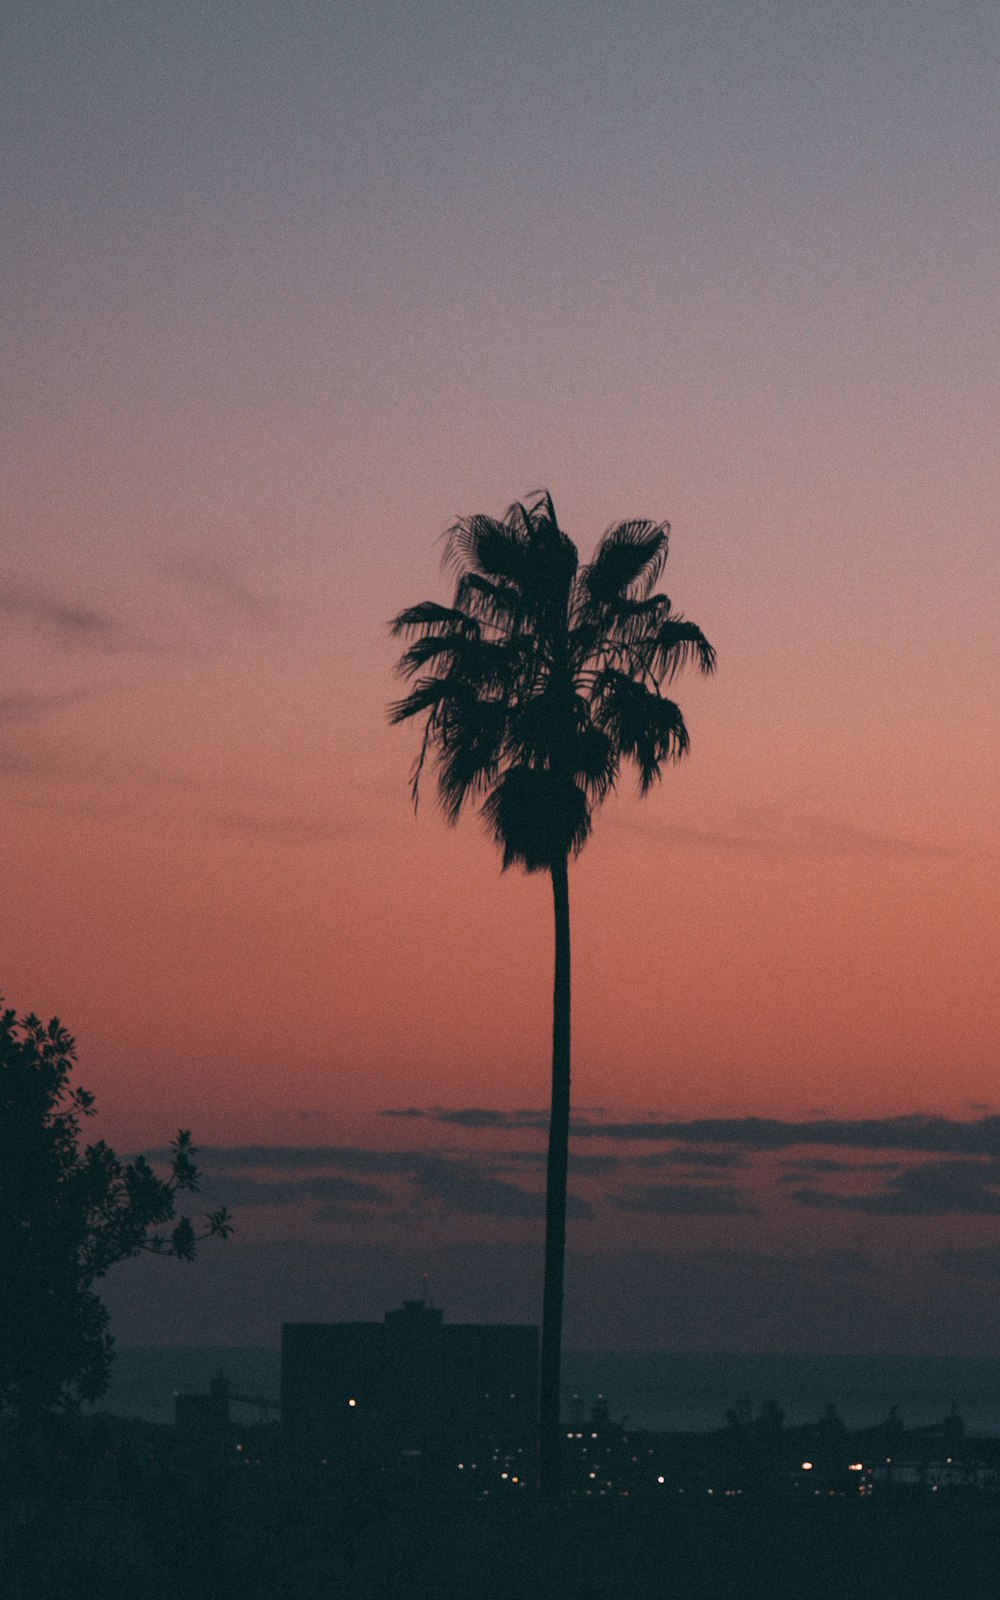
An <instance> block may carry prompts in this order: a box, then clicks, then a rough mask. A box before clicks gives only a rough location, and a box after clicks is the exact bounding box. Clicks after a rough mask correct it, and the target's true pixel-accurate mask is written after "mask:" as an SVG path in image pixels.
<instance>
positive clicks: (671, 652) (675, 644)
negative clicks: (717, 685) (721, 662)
mask: <svg viewBox="0 0 1000 1600" xmlns="http://www.w3.org/2000/svg"><path fill="white" fill-rule="evenodd" d="M692 662H693V663H694V664H695V665H696V666H697V668H698V670H699V672H704V673H705V674H706V675H709V676H710V675H711V674H712V673H713V672H714V671H715V666H716V657H715V650H714V648H713V646H712V645H710V644H709V642H708V640H707V639H706V638H705V635H704V634H703V633H702V631H701V629H700V628H699V627H697V626H696V625H695V624H694V623H693V622H688V621H687V619H686V618H685V617H681V616H676V617H669V616H668V617H667V618H666V619H665V620H664V621H663V622H662V623H661V624H660V627H659V628H658V630H657V633H656V639H655V648H654V652H653V663H654V666H655V668H656V670H657V673H658V676H659V677H661V678H665V679H666V681H667V683H672V682H673V680H674V678H676V676H677V674H678V672H681V671H683V669H684V668H685V667H686V666H688V665H690V664H691V663H692Z"/></svg>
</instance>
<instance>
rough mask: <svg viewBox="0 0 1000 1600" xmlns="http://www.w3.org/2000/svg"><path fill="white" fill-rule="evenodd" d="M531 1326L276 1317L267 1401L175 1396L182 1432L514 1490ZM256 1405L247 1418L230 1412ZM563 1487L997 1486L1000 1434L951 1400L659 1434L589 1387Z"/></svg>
mask: <svg viewBox="0 0 1000 1600" xmlns="http://www.w3.org/2000/svg"><path fill="white" fill-rule="evenodd" d="M537 1403H538V1329H537V1327H534V1326H531V1325H526V1324H517V1323H500V1324H482V1323H447V1322H445V1320H444V1315H443V1313H442V1312H441V1311H440V1310H439V1309H438V1308H437V1307H434V1306H431V1305H428V1304H427V1303H426V1301H424V1300H406V1301H404V1302H403V1304H402V1306H401V1307H399V1308H398V1309H397V1310H394V1311H388V1312H386V1314H385V1317H384V1318H383V1320H382V1322H291V1323H286V1324H285V1325H284V1327H283V1329H282V1344H281V1402H280V1414H281V1426H280V1427H277V1428H276V1427H275V1426H273V1424H270V1422H269V1418H270V1415H271V1413H272V1412H275V1411H277V1410H278V1407H277V1405H276V1404H275V1403H274V1402H273V1401H271V1400H269V1399H266V1398H262V1397H260V1396H255V1395H243V1394H236V1393H235V1392H234V1391H233V1390H232V1389H231V1388H230V1386H229V1385H228V1384H227V1383H226V1381H225V1379H224V1378H222V1377H221V1376H220V1377H219V1378H217V1379H216V1380H215V1381H214V1382H213V1383H212V1385H211V1386H210V1389H209V1392H208V1394H204V1395H177V1397H176V1408H175V1420H176V1431H177V1435H178V1437H179V1439H186V1440H187V1441H188V1443H189V1444H190V1445H191V1446H192V1447H194V1448H195V1449H196V1450H203V1449H204V1448H206V1447H209V1446H212V1445H213V1444H214V1445H216V1446H221V1447H222V1448H223V1449H224V1450H225V1451H226V1452H227V1453H228V1452H232V1453H233V1459H234V1460H236V1461H238V1462H239V1463H240V1464H241V1465H242V1466H244V1467H247V1466H253V1465H261V1464H265V1463H267V1462H272V1463H273V1462H276V1461H277V1460H278V1459H283V1460H285V1461H287V1460H289V1458H291V1459H292V1460H294V1461H295V1462H297V1463H298V1464H299V1465H300V1466H304V1467H306V1468H310V1467H311V1468H312V1469H313V1470H315V1471H321V1472H323V1473H325V1474H326V1475H327V1476H329V1477H330V1478H331V1480H342V1481H345V1482H360V1481H369V1482H371V1481H373V1480H376V1479H380V1478H384V1477H385V1476H386V1475H388V1476H389V1478H391V1479H394V1480H399V1479H407V1478H408V1479H411V1480H413V1479H416V1480H419V1481H421V1482H423V1483H425V1484H426V1485H427V1486H428V1487H432V1488H433V1489H434V1491H435V1492H439V1491H442V1490H444V1491H448V1490H449V1489H450V1490H451V1491H452V1492H455V1493H458V1494H461V1495H473V1496H476V1497H481V1496H484V1495H507V1494H510V1493H523V1492H524V1491H525V1490H526V1489H528V1488H529V1487H530V1486H531V1485H532V1484H533V1483H534V1480H535V1466H534V1462H535V1435H536V1425H537ZM233 1404H239V1405H240V1406H241V1407H243V1408H244V1411H245V1410H246V1408H255V1409H256V1412H257V1425H256V1426H253V1425H248V1424H247V1423H246V1422H242V1423H240V1424H237V1423H236V1422H234V1421H232V1420H231V1412H230V1407H231V1405H233ZM563 1450H564V1464H565V1478H566V1483H567V1487H568V1488H569V1489H570V1491H571V1492H572V1493H574V1494H576V1495H578V1496H582V1497H585V1498H606V1497H612V1498H619V1497H621V1498H638V1499H657V1500H661V1501H662V1500H665V1499H668V1498H669V1497H671V1496H672V1495H687V1496H694V1497H698V1496H706V1497H717V1498H719V1499H721V1500H726V1499H733V1498H740V1497H741V1496H760V1495H762V1494H763V1495H775V1494H777V1495H780V1496H783V1497H784V1496H788V1495H792V1496H794V1497H796V1498H808V1499H810V1500H815V1499H816V1498H818V1497H821V1498H829V1497H830V1496H835V1497H841V1496H847V1497H851V1498H856V1497H858V1496H861V1497H864V1496H866V1495H872V1494H874V1495H885V1494H888V1493H911V1492H924V1491H926V1492H929V1493H939V1492H941V1491H944V1492H957V1491H969V1490H975V1491H978V1492H988V1493H1000V1440H990V1439H975V1440H969V1439H967V1438H966V1436H965V1430H964V1426H963V1423H962V1419H961V1417H960V1416H958V1415H957V1414H956V1413H955V1412H954V1411H952V1413H951V1415H950V1416H948V1417H946V1418H945V1419H944V1420H943V1421H942V1422H940V1423H938V1424H935V1425H933V1426H931V1427H924V1428H914V1429H907V1428H905V1427H904V1425H903V1423H902V1421H901V1420H900V1418H899V1417H898V1415H897V1414H896V1412H895V1409H893V1410H892V1411H890V1413H889V1415H888V1416H887V1417H886V1418H885V1420H884V1421H883V1422H881V1423H878V1424H877V1425H876V1426H874V1427H871V1428H867V1429H862V1430H853V1431H848V1430H847V1428H846V1427H845V1425H844V1423H843V1421H842V1419H841V1418H840V1416H839V1415H838V1413H837V1411H836V1408H835V1407H834V1406H832V1405H831V1406H829V1407H828V1408H827V1410H826V1413H825V1415H824V1416H823V1417H821V1418H820V1419H819V1420H818V1421H817V1422H814V1423H808V1424H803V1425H800V1426H796V1427H786V1425H785V1418H784V1414H783V1413H782V1411H781V1409H780V1407H778V1406H777V1405H775V1404H773V1403H772V1404H768V1405H766V1406H765V1407H764V1408H763V1409H762V1410H761V1412H760V1413H759V1415H757V1416H755V1417H751V1416H750V1415H749V1412H748V1411H747V1410H745V1409H743V1410H739V1409H737V1410H733V1411H730V1412H729V1413H728V1415H727V1418H726V1423H725V1426H724V1427H721V1428H718V1429H715V1430H711V1431H708V1432H700V1433H698V1432H691V1433H657V1432H652V1431H650V1430H647V1429H642V1428H631V1429H630V1428H627V1427H626V1425H625V1424H624V1423H619V1422H616V1421H614V1420H613V1419H612V1417H611V1415H610V1412H609V1409H608V1406H607V1404H606V1403H605V1401H604V1399H603V1397H600V1398H599V1400H598V1402H597V1404H596V1405H595V1406H594V1407H593V1409H592V1411H591V1413H590V1418H589V1421H588V1422H586V1423H582V1422H580V1421H579V1420H577V1421H573V1422H570V1423H567V1424H564V1430H563Z"/></svg>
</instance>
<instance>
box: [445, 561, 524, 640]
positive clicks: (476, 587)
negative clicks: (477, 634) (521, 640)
mask: <svg viewBox="0 0 1000 1600" xmlns="http://www.w3.org/2000/svg"><path fill="white" fill-rule="evenodd" d="M455 605H456V606H457V607H458V608H460V609H461V610H462V611H463V612H466V613H468V615H469V616H471V617H475V618H477V619H478V620H479V621H481V622H484V623H486V624H487V625H488V626H489V627H492V628H498V629H500V630H501V631H503V632H505V633H512V632H514V630H515V629H516V628H517V627H518V625H519V622H520V620H521V618H522V617H523V615H524V597H523V595H522V594H521V591H520V590H519V589H518V588H517V587H516V585H514V584H513V583H510V582H508V581H505V580H503V579H496V578H484V577H483V575H482V573H481V572H463V573H462V575H461V577H460V578H459V580H458V582H457V584H456V585H455Z"/></svg>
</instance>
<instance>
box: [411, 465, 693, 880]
mask: <svg viewBox="0 0 1000 1600" xmlns="http://www.w3.org/2000/svg"><path fill="white" fill-rule="evenodd" d="M669 531H670V530H669V524H667V523H665V522H664V523H653V522H647V521H638V520H636V521H629V522H620V523H618V524H617V525H616V526H614V527H612V528H610V529H609V530H608V532H607V533H606V534H605V535H604V537H603V538H602V540H601V542H600V544H599V545H598V548H597V551H596V554H595V555H594V558H593V560H592V561H591V562H590V563H589V564H588V565H586V566H581V565H580V563H579V557H578V555H577V550H576V546H575V545H574V544H573V542H572V540H571V539H569V538H568V537H567V536H566V534H565V533H563V531H562V529H561V528H560V527H559V524H558V522H557V520H556V513H555V508H554V506H553V504H552V497H551V495H550V494H548V493H547V492H546V493H542V494H540V495H538V496H537V497H536V498H535V499H534V500H533V501H531V502H529V503H528V504H527V505H525V504H523V503H522V502H520V501H518V502H516V503H515V504H514V505H512V506H511V507H510V510H509V511H508V512H507V514H506V516H505V517H504V518H503V520H502V521H501V520H497V519H495V518H493V517H487V516H473V517H468V518H463V519H461V520H460V521H458V522H456V523H455V525H454V527H453V528H451V529H450V531H449V533H448V535H447V543H446V549H445V562H446V564H447V565H449V566H450V567H452V569H453V570H454V572H455V575H456V585H455V596H454V602H453V604H452V605H451V606H442V605H437V604H435V603H434V602H433V601H424V602H423V603H422V604H420V605H416V606H410V607H408V608H407V609H406V610H405V611H401V612H400V613H399V615H398V616H397V617H396V618H395V620H394V622H393V623H392V631H393V633H394V635H396V636H400V635H404V636H410V637H411V638H412V643H410V645H409V646H408V648H407V649H406V651H405V652H404V654H403V656H402V658H401V660H400V662H399V671H400V672H401V673H402V674H403V675H404V676H405V677H407V678H411V679H414V680H415V682H414V686H413V688H412V689H411V691H410V693H409V694H407V695H406V696H405V698H403V699H402V700H399V701H397V702H396V703H395V704H394V705H393V706H392V707H391V708H390V717H391V720H392V721H393V722H403V721H405V720H406V719H407V718H409V717H421V716H422V717H423V718H424V736H423V743H422V746H421V750H420V754H419V756H418V758H417V761H416V764H415V767H414V772H413V780H412V784H413V796H414V801H416V798H417V793H418V789H419V784H420V779H421V775H422V772H423V769H424V765H425V763H426V761H427V759H428V758H431V760H432V762H433V764H434V765H435V767H436V773H437V781H438V792H439V797H440V800H441V804H442V807H443V809H444V812H445V815H446V816H447V817H448V819H449V821H452V822H454V821H456V820H457V818H458V816H459V814H460V812H461V810H462V808H463V806H464V805H465V803H466V801H470V802H472V803H474V804H478V805H479V806H480V809H481V813H482V816H483V818H484V820H485V822H486V825H487V827H488V829H489V831H490V832H491V833H492V834H493V836H494V838H495V840H496V842H497V844H498V845H499V846H500V848H501V850H502V852H503V865H504V868H506V867H509V866H511V865H512V864H514V863H517V864H518V865H520V866H522V867H523V868H524V869H525V871H527V872H540V871H547V870H551V869H552V867H553V866H554V865H555V864H557V863H558V862H559V861H560V860H562V861H565V860H566V859H567V857H568V856H570V855H576V854H578V853H579V851H580V850H581V849H582V848H583V846H584V844H585V843H586V841H587V838H588V836H589V834H590V830H591V822H592V816H593V811H594V808H595V806H597V805H599V804H600V803H601V801H602V800H604V798H605V796H606V795H607V794H608V793H609V792H610V791H611V790H612V789H613V788H614V787H615V784H616V782H617V780H618V776H619V772H620V770H621V767H622V764H623V762H626V761H628V762H631V763H633V765H634V766H635V768H636V769H637V771H638V778H639V786H640V789H641V791H642V793H644V794H645V793H646V791H647V790H648V789H649V788H650V786H651V785H652V784H653V783H654V782H655V781H656V780H657V779H658V778H659V777H660V776H661V773H662V767H663V764H664V763H665V762H667V761H672V760H677V759H679V758H680V757H681V756H683V755H684V754H685V752H686V751H687V749H688V743H689V740H688V732H687V728H686V726H685V723H684V718H683V716H682V715H681V711H680V707H679V706H677V705H676V704H675V702H674V701H673V700H671V699H669V698H668V697H667V696H666V695H665V694H664V693H663V686H664V684H669V683H670V682H671V681H672V680H673V678H674V677H675V676H676V674H677V672H678V671H679V670H680V669H681V668H683V667H685V666H686V665H687V664H688V663H693V664H695V665H696V666H697V667H699V668H700V670H701V671H702V672H706V673H710V672H713V671H714V669H715V651H714V650H713V648H712V646H711V645H710V644H709V643H708V640H707V639H706V638H705V636H704V634H703V633H702V631H701V629H700V628H698V627H696V626H695V624H694V623H693V622H688V621H686V620H685V618H684V617H683V616H680V615H679V614H677V613H675V612H674V611H673V610H672V609H671V604H670V601H669V599H668V598H667V596H666V595H665V594H659V593H656V592H655V586H656V582H657V580H658V578H659V576H660V573H661V572H662V570H663V565H664V562H665V561H666V558H667V548H668V536H669Z"/></svg>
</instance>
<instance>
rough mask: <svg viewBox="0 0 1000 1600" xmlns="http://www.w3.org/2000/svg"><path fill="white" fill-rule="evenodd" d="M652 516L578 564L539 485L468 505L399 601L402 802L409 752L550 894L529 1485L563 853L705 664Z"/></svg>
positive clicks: (552, 1488)
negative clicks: (431, 581)
mask: <svg viewBox="0 0 1000 1600" xmlns="http://www.w3.org/2000/svg"><path fill="white" fill-rule="evenodd" d="M669 531H670V530H669V525H668V524H667V523H665V522H663V523H653V522H645V521H631V522H620V523H618V524H617V525H616V526H615V527H613V528H610V529H609V530H608V532H607V533H606V534H605V535H604V537H603V539H602V540H601V542H600V544H599V545H598V548H597V552H596V554H595V556H594V559H593V560H592V561H591V562H590V563H589V565H587V566H582V567H581V566H580V564H579V558H578V555H577V550H576V546H575V545H574V544H573V542H572V540H571V539H569V538H568V537H567V536H566V534H565V533H563V531H562V529H561V528H560V526H559V524H558V522H557V520H556V513H555V507H554V506H553V504H552V497H551V495H550V494H549V493H548V492H545V493H542V494H539V495H537V496H536V497H535V498H534V499H533V500H531V501H530V502H529V503H528V504H526V505H525V504H522V503H521V502H520V501H518V502H516V503H515V504H514V505H512V506H511V507H510V510H509V511H508V512H507V513H506V515H505V516H504V518H503V520H502V521H498V520H497V519H495V518H493V517H487V516H473V517H467V518H462V519H461V520H460V521H458V522H456V523H455V525H454V527H453V528H451V529H450V531H449V532H448V534H447V535H446V545H445V557H444V560H445V565H446V566H448V567H450V568H451V569H452V570H453V572H454V574H455V579H456V582H455V596H454V602H453V604H452V605H451V606H442V605H437V604H436V603H435V602H434V601H431V600H425V601H423V602H422V603H421V604H420V605H416V606H410V607H408V608H407V609H406V610H405V611H401V612H400V613H399V615H398V617H396V618H395V620H394V621H393V623H392V624H391V627H392V632H393V634H394V636H396V637H399V636H405V637H409V638H410V640H411V642H410V644H409V646H408V648H407V649H406V650H405V652H404V654H403V656H402V658H401V660H400V662H399V668H398V670H399V671H400V673H401V674H402V675H403V676H404V677H406V678H409V679H412V680H415V682H414V684H413V687H412V689H411V690H410V693H409V694H407V695H406V696H405V698H404V699H402V700H399V701H397V702H396V703H395V704H394V705H393V706H392V707H391V708H390V719H391V721H392V722H394V723H397V722H404V721H406V720H407V719H408V718H410V717H420V718H423V723H424V729H423V742H422V744H421V747H420V753H419V755H418V757H417V760H416V763H415V765H414V770H413V775H412V792H413V799H414V804H416V801H417V795H418V791H419V786H420V780H421V776H422V774H423V770H424V766H425V763H426V762H427V761H428V759H430V761H431V763H432V765H433V767H434V768H435V769H436V775H437V784H438V795H439V799H440V802H441V805H442V808H443V810H444V813H445V816H446V817H447V818H448V821H449V822H456V821H457V820H458V817H459V814H460V812H461V811H462V808H463V806H464V805H465V803H466V802H467V801H468V802H470V803H472V804H473V805H477V806H478V808H479V810H480V813H481V815H482V817H483V820H484V822H485V824H486V827H487V830H488V831H489V833H490V834H491V835H492V836H493V838H494V840H495V841H496V843H497V844H498V845H499V847H500V849H501V851H502V853H503V867H504V870H506V868H507V867H509V866H513V865H515V864H516V865H518V866H520V867H523V868H524V870H525V871H526V872H546V873H548V874H549V875H550V877H551V879H552V890H553V897H554V907H555V986H554V997H553V1009H552V1108H551V1116H550V1122H549V1150H548V1167H547V1178H546V1197H545V1285H544V1296H543V1307H542V1351H541V1373H540V1397H539V1399H540V1403H539V1468H540V1482H541V1489H542V1493H543V1495H544V1496H545V1497H546V1498H554V1497H555V1496H556V1495H557V1494H558V1492H559V1476H560V1473H559V1464H560V1419H559V1380H560V1359H561V1345H562V1309H563V1268H564V1258H565V1251H566V1174H567V1160H568V1145H569V1109H570V920H569V872H568V867H569V860H570V857H571V856H576V855H578V854H579V853H580V851H581V850H582V849H583V846H584V845H585V843H586V842H587V839H588V837H589V836H590V831H591V823H592V819H593V812H594V808H595V807H596V806H598V805H600V803H601V801H602V800H604V799H605V797H606V796H607V795H608V794H609V793H610V791H611V790H612V789H613V788H614V787H615V784H616V782H617V779H618V775H619V770H620V768H621V766H622V763H623V762H625V761H629V762H631V763H632V764H633V765H634V766H635V767H636V768H637V769H638V777H639V788H640V791H641V792H642V793H643V794H645V793H646V792H647V791H648V790H649V789H650V787H651V786H652V784H653V783H654V781H655V780H656V779H658V778H659V777H660V776H661V771H662V768H663V765H664V764H665V763H666V762H668V761H675V760H678V759H679V758H680V757H681V756H683V755H684V754H685V753H686V752H687V749H688V742H689V741H688V732H687V728H686V727H685V724H684V718H683V717H682V715H681V712H680V708H679V706H677V705H675V704H674V702H673V701H672V700H670V699H668V698H667V697H666V696H665V695H664V694H663V692H662V688H663V685H664V684H665V683H667V684H669V683H670V682H671V681H672V679H673V678H674V677H675V676H676V674H677V673H678V672H679V671H680V670H681V668H683V667H685V666H687V665H688V664H689V663H694V665H696V666H697V667H698V668H700V670H701V671H702V672H706V673H710V672H713V671H714V669H715V651H714V650H713V649H712V646H711V645H710V644H709V643H708V640H707V639H706V638H705V636H704V634H703V633H702V632H701V629H700V628H697V627H696V626H695V625H694V623H693V622H688V621H686V620H685V619H684V617H682V616H680V615H679V614H677V613H675V612H674V611H673V610H672V609H671V605H670V601H669V600H668V599H667V597H666V595H664V594H658V593H656V592H654V591H655V586H656V583H657V580H658V578H659V576H660V573H661V571H662V569H663V564H664V562H665V560H666V557H667V541H668V535H669Z"/></svg>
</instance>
